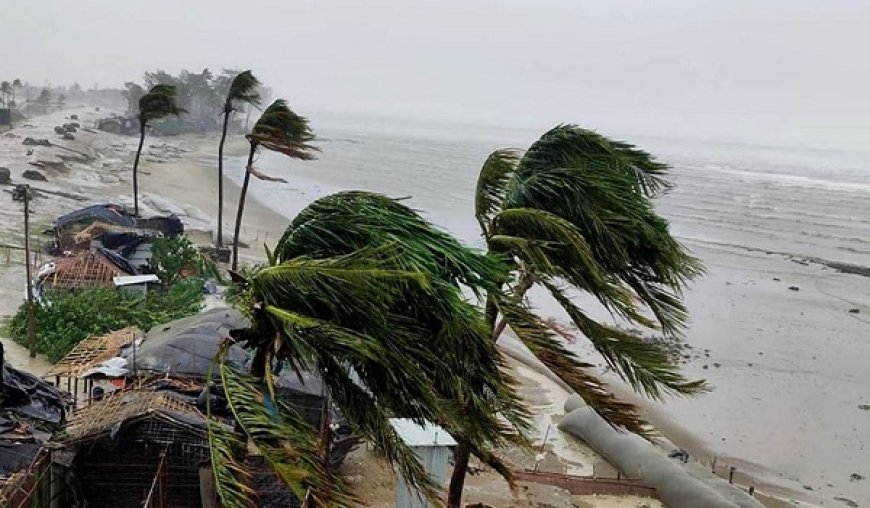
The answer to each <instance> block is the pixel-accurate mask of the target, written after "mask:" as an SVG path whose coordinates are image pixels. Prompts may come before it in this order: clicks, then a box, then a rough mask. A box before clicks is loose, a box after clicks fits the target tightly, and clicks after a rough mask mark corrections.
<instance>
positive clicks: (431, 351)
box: [210, 192, 529, 507]
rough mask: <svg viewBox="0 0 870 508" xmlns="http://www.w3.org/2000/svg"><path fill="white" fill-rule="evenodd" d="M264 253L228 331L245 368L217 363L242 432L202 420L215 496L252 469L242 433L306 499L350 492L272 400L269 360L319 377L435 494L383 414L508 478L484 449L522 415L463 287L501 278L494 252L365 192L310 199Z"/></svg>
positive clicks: (241, 498) (295, 420) (311, 438)
mask: <svg viewBox="0 0 870 508" xmlns="http://www.w3.org/2000/svg"><path fill="white" fill-rule="evenodd" d="M267 257H268V260H269V261H268V264H267V265H266V266H265V267H261V268H259V269H257V270H255V271H254V272H253V274H252V275H250V276H249V277H248V278H247V280H246V281H244V283H243V290H242V293H241V296H240V297H239V301H240V302H242V305H243V308H244V309H245V310H246V311H247V314H248V315H249V316H250V318H251V322H252V328H251V329H248V330H238V331H235V332H233V334H232V335H233V337H234V339H235V340H236V341H238V343H240V344H243V345H244V346H245V347H246V348H248V349H250V350H253V351H254V359H253V362H252V368H251V373H250V375H243V374H241V373H239V372H238V371H237V370H234V369H233V368H232V367H231V366H229V365H227V364H225V363H223V362H222V361H220V359H219V362H218V369H219V372H220V374H221V380H222V382H223V385H224V390H225V391H226V394H227V398H228V400H229V401H230V402H229V405H230V408H231V410H232V411H233V413H234V416H235V419H236V421H237V422H238V424H239V427H241V430H242V431H243V434H242V436H241V437H242V439H240V436H239V435H237V434H233V433H231V432H228V431H227V430H226V429H225V428H221V427H218V426H217V425H215V424H213V425H212V426H211V428H210V435H211V443H212V447H211V450H212V466H213V469H214V472H215V476H216V479H217V484H218V492H219V495H220V498H221V501H222V502H223V505H224V506H228V507H237V506H249V505H250V493H251V491H250V489H249V488H248V487H247V482H248V480H249V475H250V472H249V471H247V470H246V468H245V467H244V464H243V462H242V460H241V459H240V455H241V454H243V452H244V449H245V446H244V440H247V439H250V440H251V441H253V442H254V443H255V444H257V448H258V449H259V450H260V451H261V452H262V453H263V455H264V456H265V458H266V459H267V461H269V462H270V463H271V465H272V466H273V468H274V469H275V470H276V472H277V473H278V474H279V476H280V477H281V478H282V479H283V480H284V481H285V482H286V483H287V484H288V485H289V486H290V487H291V488H292V490H293V491H294V492H295V493H296V494H297V496H298V497H299V498H300V499H303V500H306V501H308V502H309V503H310V504H309V506H346V505H347V504H349V503H350V502H351V498H350V497H348V494H347V493H346V492H345V491H344V489H343V486H342V484H341V482H340V479H338V478H334V477H332V476H331V475H330V473H329V471H328V469H327V468H326V467H325V466H324V465H323V459H322V458H320V459H319V458H318V456H319V455H322V454H323V453H324V450H322V449H320V450H319V449H318V445H317V436H315V434H314V431H313V430H310V429H306V428H305V427H304V424H301V423H300V422H299V417H298V415H296V414H295V413H294V412H293V411H292V410H291V409H290V408H288V407H286V406H283V405H280V404H277V405H276V404H274V403H273V402H272V401H273V400H274V397H273V396H272V395H271V394H272V393H274V389H273V388H272V381H271V380H270V377H271V375H272V372H274V371H275V369H276V368H279V367H286V368H290V369H293V370H295V371H297V372H298V371H300V370H308V371H310V372H313V373H316V374H317V375H319V376H320V377H321V379H322V380H323V383H324V386H325V387H326V394H327V396H328V398H329V400H331V401H332V403H334V404H335V406H336V407H337V408H338V409H339V410H340V411H341V412H342V414H343V415H344V416H345V418H346V419H347V420H348V422H349V423H350V424H351V426H352V427H353V429H354V431H355V432H357V433H359V434H360V435H361V436H363V437H365V438H367V439H368V440H369V441H370V442H371V443H373V444H375V445H376V446H377V447H378V448H380V449H381V451H383V453H384V454H385V456H386V457H387V458H388V459H389V460H390V461H391V463H393V464H394V466H395V467H396V469H397V470H398V472H399V473H401V474H402V475H403V476H404V477H405V478H406V479H407V481H408V483H409V484H411V485H413V486H415V487H417V488H419V489H421V491H422V492H424V493H425V494H426V495H427V496H429V498H430V499H432V500H433V501H435V502H437V503H438V504H440V503H441V501H440V500H438V499H437V496H438V493H437V491H436V486H435V485H433V484H432V481H431V479H430V478H429V476H428V474H427V473H426V472H425V470H424V469H423V468H422V466H421V464H420V463H419V461H418V459H417V457H416V455H415V454H414V452H413V451H412V450H411V449H410V448H409V447H408V446H407V445H406V444H405V443H404V442H403V441H402V440H401V439H399V438H398V436H397V435H396V433H395V432H394V431H393V429H392V427H391V426H390V424H389V421H388V418H389V417H390V416H400V417H407V418H413V419H414V420H415V421H422V420H429V421H432V422H435V423H437V424H439V425H441V426H442V427H444V428H445V429H446V430H447V431H448V432H449V433H450V434H452V435H454V436H455V437H459V436H462V438H463V439H464V440H465V441H466V442H468V443H469V447H470V449H471V451H472V453H474V454H475V455H476V456H478V457H480V458H481V459H482V460H483V461H485V462H486V463H488V464H490V465H491V466H492V467H494V468H495V469H496V470H498V471H499V472H500V473H502V474H503V475H504V476H505V477H506V478H508V479H510V478H511V475H510V471H509V469H508V468H507V466H506V465H505V464H504V463H502V462H501V460H500V459H498V458H497V457H496V456H495V455H494V454H493V452H492V450H493V449H496V448H499V447H501V446H503V445H505V444H506V443H507V442H508V441H509V440H510V441H523V439H524V433H525V431H526V430H528V428H529V423H528V413H527V411H526V410H525V408H524V407H523V405H522V403H521V402H520V400H519V399H518V397H517V396H516V394H515V393H514V391H513V380H512V379H511V378H510V377H509V376H508V375H507V374H505V373H504V372H503V371H502V367H503V365H502V363H501V362H502V360H501V356H500V354H499V352H498V351H497V349H496V347H495V344H494V342H493V341H492V340H491V338H490V333H489V330H488V328H487V326H486V323H485V322H484V320H483V316H482V315H481V312H480V311H479V310H478V307H477V306H475V305H473V304H472V303H471V302H468V301H467V300H466V298H465V296H464V293H463V288H466V289H467V290H470V291H472V292H475V293H479V294H482V293H484V292H486V291H489V290H494V289H493V283H492V281H495V280H501V279H502V278H503V277H505V276H507V272H506V270H505V267H504V265H503V264H502V263H501V262H500V261H498V260H496V259H494V258H490V257H486V256H483V255H480V254H478V253H475V252H473V251H470V250H469V249H467V248H465V247H463V246H462V245H461V244H460V243H459V242H457V241H456V240H455V239H454V238H452V237H451V236H449V235H447V234H446V233H443V232H441V231H439V230H437V229H435V228H434V227H433V226H432V225H431V224H429V223H428V222H426V221H425V220H423V219H422V218H421V217H420V216H419V215H417V214H416V213H415V212H413V211H412V210H411V209H409V208H408V207H406V206H404V205H402V204H401V203H399V202H397V201H394V200H391V199H389V198H386V197H384V196H380V195H377V194H371V193H366V192H344V193H339V194H334V195H331V196H327V197H325V198H321V199H319V200H317V201H315V202H314V203H312V204H311V205H310V206H308V207H307V208H306V209H305V210H303V211H302V212H300V213H299V215H298V216H297V217H296V218H295V219H294V220H293V221H292V223H291V224H290V226H289V227H288V228H287V230H286V232H285V234H284V236H283V237H282V238H281V240H280V241H279V243H278V244H277V246H276V247H275V251H274V252H267ZM275 406H278V409H277V410H274V411H271V412H270V410H269V409H267V407H275ZM291 465H292V466H291Z"/></svg>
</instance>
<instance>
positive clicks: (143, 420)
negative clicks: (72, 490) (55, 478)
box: [63, 390, 209, 508]
mask: <svg viewBox="0 0 870 508" xmlns="http://www.w3.org/2000/svg"><path fill="white" fill-rule="evenodd" d="M63 442H64V443H65V444H67V445H68V446H69V449H70V450H71V451H72V452H73V453H74V459H73V460H72V463H71V465H72V468H71V470H72V471H75V472H76V480H77V481H76V482H75V483H76V485H78V486H79V489H80V492H78V496H79V497H80V498H81V499H83V500H84V502H85V503H86V504H87V506H89V507H93V508H99V507H105V508H140V507H142V506H152V505H151V504H150V503H152V502H155V504H154V506H165V507H187V506H201V504H202V501H201V496H200V487H199V484H200V479H199V468H200V464H202V463H204V462H206V461H207V460H208V459H209V448H208V431H207V428H206V419H205V416H204V415H203V414H202V413H201V412H200V411H199V410H198V409H197V408H196V407H195V406H194V405H192V404H190V403H188V402H186V401H184V400H181V399H179V398H176V397H174V396H173V395H172V394H170V393H168V392H159V391H152V390H124V391H119V392H116V393H115V394H113V395H111V396H108V397H106V398H104V399H103V400H100V401H97V402H94V403H92V404H91V405H89V406H86V407H84V408H82V409H80V410H79V411H78V412H77V413H76V414H75V415H74V416H73V418H72V420H71V421H70V424H69V425H68V426H67V429H66V436H65V438H64V440H63Z"/></svg>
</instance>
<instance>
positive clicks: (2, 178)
mask: <svg viewBox="0 0 870 508" xmlns="http://www.w3.org/2000/svg"><path fill="white" fill-rule="evenodd" d="M11 180H12V175H11V173H10V172H9V168H3V167H0V183H9V182H10V181H11Z"/></svg>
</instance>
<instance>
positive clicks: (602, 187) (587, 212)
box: [449, 125, 706, 506]
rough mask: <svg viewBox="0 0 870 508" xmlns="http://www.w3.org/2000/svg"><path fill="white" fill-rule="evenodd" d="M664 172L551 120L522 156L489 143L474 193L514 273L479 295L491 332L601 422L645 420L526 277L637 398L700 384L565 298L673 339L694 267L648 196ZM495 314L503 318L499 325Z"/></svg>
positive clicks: (455, 491) (454, 498)
mask: <svg viewBox="0 0 870 508" xmlns="http://www.w3.org/2000/svg"><path fill="white" fill-rule="evenodd" d="M666 170H667V166H666V165H664V164H662V163H660V162H657V161H655V160H654V159H653V158H652V157H651V156H650V155H649V154H647V153H646V152H643V151H641V150H638V149H636V148H635V147H633V146H632V145H629V144H626V143H622V142H618V141H612V140H609V139H607V138H605V137H604V136H601V135H599V134H597V133H595V132H592V131H589V130H585V129H581V128H579V127H576V126H572V125H560V126H557V127H555V128H553V129H551V130H550V131H549V132H547V133H545V134H544V135H543V136H542V137H541V138H540V139H539V140H538V141H537V142H535V143H534V144H533V145H532V146H531V147H530V148H529V150H528V151H527V152H526V153H525V154H521V153H519V152H518V151H516V150H498V151H496V152H494V153H493V154H492V155H490V156H489V158H488V159H487V160H486V162H485V163H484V165H483V168H482V169H481V172H480V176H479V179H478V183H477V191H476V198H475V215H476V217H477V220H478V222H479V223H480V227H481V230H482V232H483V236H484V238H485V239H486V243H487V246H488V248H489V250H490V251H491V252H493V253H500V254H503V255H505V256H507V258H508V259H509V260H510V263H511V268H512V271H513V273H514V274H515V276H516V280H517V283H516V285H514V287H513V288H512V291H513V298H512V299H511V300H505V299H503V298H500V297H498V296H499V295H498V294H497V293H496V294H495V296H496V298H492V297H490V298H489V299H488V302H487V317H488V320H489V323H490V326H492V327H493V338H494V339H497V338H498V337H499V335H500V334H501V333H502V331H503V330H504V327H505V326H506V325H510V326H511V328H512V330H513V331H514V332H515V334H516V335H517V337H518V338H519V339H520V340H521V341H522V342H523V343H524V344H525V345H526V346H527V347H528V348H529V349H530V350H531V352H532V353H533V354H534V355H535V356H537V357H538V359H540V360H541V361H542V362H543V363H544V364H545V365H546V366H547V367H548V368H550V369H551V370H552V371H553V372H554V373H555V374H556V375H557V376H559V377H560V378H561V379H562V380H563V381H564V382H566V383H567V384H568V385H569V386H570V387H571V388H572V389H573V390H574V391H576V392H577V393H578V394H579V395H580V396H582V397H583V399H584V400H585V401H586V402H587V403H588V404H589V406H590V407H591V408H592V409H593V410H595V411H596V412H597V413H598V414H599V415H601V416H602V417H603V418H604V419H605V420H607V421H608V422H609V423H610V424H612V425H615V426H619V427H622V428H625V429H627V430H629V431H631V432H635V433H640V434H645V433H648V426H647V425H646V424H645V422H643V420H642V419H641V418H640V416H639V415H638V414H637V412H636V410H635V408H634V407H633V406H631V405H629V404H625V403H623V402H620V401H619V400H617V399H616V398H614V397H613V395H612V394H611V393H610V392H609V391H608V390H607V389H606V387H605V386H604V385H603V383H601V382H600V381H599V380H598V379H597V378H596V377H595V376H594V375H593V374H591V373H589V369H590V368H591V367H592V365H590V364H588V363H585V362H583V361H581V360H580V359H579V358H577V357H576V356H575V355H574V354H573V353H571V352H569V351H568V350H567V349H565V348H564V347H563V346H562V345H561V343H560V342H559V341H558V340H557V339H556V338H555V337H554V335H553V334H552V333H551V331H550V329H549V327H548V326H546V325H545V324H544V323H543V322H542V321H541V320H540V318H538V317H537V316H535V315H534V314H533V313H532V312H531V311H530V310H529V308H528V306H527V305H525V304H524V302H523V300H524V298H525V294H526V292H527V291H528V290H529V288H531V287H532V286H533V285H534V284H538V285H540V286H543V287H544V288H545V289H546V290H547V291H548V292H549V293H550V295H552V297H553V298H554V299H555V300H556V302H557V303H558V304H559V305H560V306H561V307H562V308H563V309H564V310H565V312H566V313H567V314H568V316H569V317H570V319H571V320H572V321H573V322H574V325H575V326H576V327H577V329H578V330H579V332H580V333H582V334H583V335H584V336H585V337H586V338H587V339H588V340H589V341H590V343H591V344H592V346H593V347H594V348H595V349H596V350H597V351H598V352H599V353H600V354H601V356H602V357H603V358H604V360H605V362H606V363H607V365H608V366H609V367H611V368H612V369H614V370H615V371H616V372H617V373H618V374H619V376H620V377H621V378H622V379H623V380H625V381H627V382H628V383H629V384H630V385H631V387H632V388H633V389H635V390H636V391H638V392H640V393H642V394H643V395H646V396H648V397H651V398H660V397H661V396H662V395H663V394H664V393H673V394H684V395H691V394H696V393H699V392H701V391H704V390H705V389H706V387H705V385H704V383H703V382H702V381H688V380H686V379H685V378H683V376H681V375H680V374H679V372H678V369H677V367H676V366H675V365H674V364H673V362H672V361H670V359H669V358H668V356H667V354H666V353H665V351H664V350H663V349H662V348H660V347H659V346H657V345H656V344H654V343H651V342H648V341H644V340H643V339H641V338H640V337H639V336H638V335H636V334H633V333H629V332H626V331H623V330H621V329H618V328H616V327H613V326H610V325H607V324H604V323H600V322H598V321H596V320H594V319H592V318H591V317H589V315H588V314H587V313H586V312H584V310H583V309H581V308H579V307H578V306H577V305H575V304H574V303H573V302H572V299H571V295H572V293H578V292H585V293H588V294H590V295H592V296H594V297H595V298H596V299H597V300H598V302H600V303H601V304H602V305H603V306H604V307H605V308H606V309H607V310H608V311H610V312H611V313H612V314H614V315H616V316H617V317H619V318H621V319H623V320H625V321H627V322H628V323H631V324H632V325H636V326H640V327H644V328H648V329H652V328H659V329H660V330H661V332H662V333H664V334H665V335H667V336H671V337H676V338H679V337H680V336H681V332H682V330H683V328H684V326H685V322H686V317H687V316H686V309H685V307H684V305H683V303H682V301H681V296H680V295H681V289H682V287H683V285H684V284H685V283H686V282H687V281H688V280H690V279H692V278H693V277H695V276H697V275H699V274H700V273H701V272H702V267H701V265H700V263H699V262H698V261H697V260H696V259H695V258H693V257H692V256H691V255H689V254H688V253H687V252H686V250H685V249H684V248H683V247H682V246H681V245H680V244H679V243H678V242H677V241H676V240H675V239H674V238H673V237H672V236H671V234H670V232H669V229H668V223H667V221H665V220H664V219H662V218H661V217H660V216H658V215H657V214H656V213H655V211H654V210H653V207H652V204H651V202H650V200H651V199H652V198H654V197H655V196H657V195H658V194H659V192H660V191H662V190H663V189H665V188H667V187H668V185H669V184H668V183H667V182H666V181H665V180H664V175H665V172H666ZM644 309H646V310H647V311H649V312H651V314H652V316H651V317H648V316H647V315H645V314H644ZM499 312H501V314H502V321H501V322H500V323H499V324H498V325H496V317H497V314H498V313H499ZM466 456H467V455H466ZM462 458H463V450H462V447H460V449H459V450H458V452H457V460H456V462H457V467H456V468H455V469H454V476H453V478H452V480H451V488H450V494H451V498H450V502H449V506H459V500H460V499H461V495H462V485H463V482H464V478H465V464H462V463H461V461H462Z"/></svg>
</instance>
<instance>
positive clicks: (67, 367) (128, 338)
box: [46, 326, 143, 377]
mask: <svg viewBox="0 0 870 508" xmlns="http://www.w3.org/2000/svg"><path fill="white" fill-rule="evenodd" d="M142 336H143V333H142V330H140V329H139V328H137V327H135V326H128V327H127V328H123V329H121V330H116V331H114V332H109V333H107V334H105V335H97V336H92V337H88V338H86V339H84V340H83V341H81V342H79V343H78V344H76V346H75V347H74V348H72V350H71V351H70V352H69V353H67V354H66V356H64V357H63V358H61V360H60V361H59V362H57V363H56V364H54V367H52V368H51V370H50V371H48V373H47V374H46V376H68V377H77V376H79V375H81V374H82V373H83V372H85V371H87V370H89V369H91V368H93V367H96V366H97V365H99V364H100V363H102V362H104V361H106V360H108V359H109V358H113V357H115V356H118V355H120V354H121V349H123V348H124V347H125V346H129V345H130V344H132V343H133V341H135V340H137V339H140V338H142Z"/></svg>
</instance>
